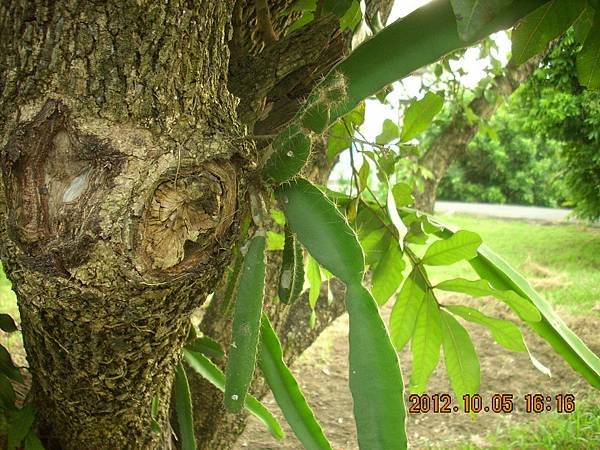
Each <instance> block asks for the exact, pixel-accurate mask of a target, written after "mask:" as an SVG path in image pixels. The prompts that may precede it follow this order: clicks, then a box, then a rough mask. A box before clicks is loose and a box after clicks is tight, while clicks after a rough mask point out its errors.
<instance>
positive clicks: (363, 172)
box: [358, 159, 371, 193]
mask: <svg viewBox="0 0 600 450" xmlns="http://www.w3.org/2000/svg"><path fill="white" fill-rule="evenodd" d="M370 171H371V166H370V165H369V162H368V161H367V160H366V159H365V160H364V161H363V163H362V166H360V170H359V171H358V191H359V193H361V192H362V191H364V190H365V188H366V187H367V186H368V184H369V172H370Z"/></svg>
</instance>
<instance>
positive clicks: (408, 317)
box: [390, 268, 427, 351]
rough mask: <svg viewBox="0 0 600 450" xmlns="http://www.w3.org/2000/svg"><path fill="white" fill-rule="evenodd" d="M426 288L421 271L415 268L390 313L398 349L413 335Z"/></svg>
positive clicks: (395, 344) (391, 329)
mask: <svg viewBox="0 0 600 450" xmlns="http://www.w3.org/2000/svg"><path fill="white" fill-rule="evenodd" d="M426 290H427V288H426V284H425V280H424V278H423V276H422V275H421V272H419V270H418V268H414V269H413V271H412V272H411V273H410V275H409V276H408V278H406V280H404V284H403V285H402V289H400V293H399V294H398V298H397V299H396V303H395V304H394V307H393V308H392V313H391V315H390V335H391V337H392V342H393V343H394V347H396V350H397V351H401V350H402V349H403V348H404V346H405V345H406V343H407V342H408V341H409V340H410V338H411V336H412V335H413V331H414V329H415V323H416V320H417V314H418V313H419V309H420V308H421V305H422V303H423V297H424V296H425V292H426Z"/></svg>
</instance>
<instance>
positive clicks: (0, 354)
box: [0, 345, 23, 383]
mask: <svg viewBox="0 0 600 450" xmlns="http://www.w3.org/2000/svg"><path fill="white" fill-rule="evenodd" d="M0 373H2V374H4V375H6V376H7V377H8V378H10V379H11V380H14V381H17V382H19V383H23V377H22V376H21V372H19V369H17V368H16V367H15V364H14V363H13V360H12V358H11V356H10V353H8V350H6V349H5V348H4V346H3V345H0Z"/></svg>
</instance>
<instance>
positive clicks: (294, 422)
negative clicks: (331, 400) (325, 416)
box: [258, 315, 331, 449]
mask: <svg viewBox="0 0 600 450" xmlns="http://www.w3.org/2000/svg"><path fill="white" fill-rule="evenodd" d="M260 338H261V340H260V353H259V358H258V363H259V365H260V370H261V371H262V373H263V375H264V377H265V380H266V381H267V384H268V385H269V387H270V388H271V391H272V392H273V396H274V397H275V400H276V401H277V404H278V405H279V407H280V408H281V411H282V412H283V415H284V416H285V419H286V421H287V423H288V424H289V425H290V427H291V429H292V431H293V432H294V434H295V435H296V436H297V437H298V440H299V441H300V442H301V443H302V444H303V445H304V447H305V448H310V449H331V445H330V444H329V441H328V440H327V438H326V437H325V435H324V434H323V430H322V429H321V426H320V425H319V422H317V419H316V418H315V416H314V414H313V412H312V410H311V409H310V407H309V406H308V403H306V399H305V398H304V395H303V394H302V391H301V390H300V386H298V382H297V381H296V379H295V378H294V376H293V375H292V372H291V371H290V369H289V368H288V367H287V366H286V365H285V362H284V361H283V352H282V350H281V344H280V343H279V339H277V335H276V334H275V331H274V330H273V328H272V327H271V323H270V321H269V318H268V317H267V316H266V315H263V318H262V323H261V335H260Z"/></svg>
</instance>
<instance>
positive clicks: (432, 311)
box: [410, 291, 442, 394]
mask: <svg viewBox="0 0 600 450" xmlns="http://www.w3.org/2000/svg"><path fill="white" fill-rule="evenodd" d="M441 346H442V318H441V315H440V309H439V307H438V303H437V301H436V300H435V297H434V296H433V293H432V292H431V291H428V292H427V294H426V295H425V297H424V300H423V303H422V305H421V308H420V309H419V313H418V315H417V320H416V323H415V331H414V333H413V337H412V345H411V350H412V360H413V362H412V372H411V374H410V386H411V392H414V393H417V394H420V393H422V392H423V391H425V388H426V387H427V381H428V380H429V377H430V376H431V374H432V372H433V371H434V370H435V368H436V367H437V365H438V363H439V361H440V347H441Z"/></svg>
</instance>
